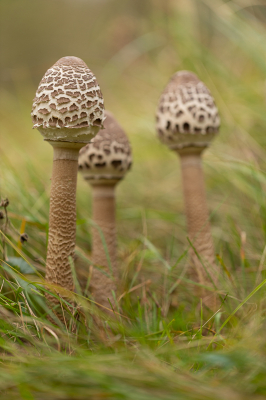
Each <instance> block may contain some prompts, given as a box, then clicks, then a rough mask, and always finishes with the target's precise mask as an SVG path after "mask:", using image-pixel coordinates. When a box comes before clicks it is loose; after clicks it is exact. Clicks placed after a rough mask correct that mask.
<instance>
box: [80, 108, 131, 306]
mask: <svg viewBox="0 0 266 400" xmlns="http://www.w3.org/2000/svg"><path fill="white" fill-rule="evenodd" d="M105 116H106V120H105V123H104V127H105V129H103V130H100V132H99V133H98V135H97V136H96V137H95V138H94V139H93V140H92V141H91V142H90V143H89V144H87V145H86V146H85V147H83V148H82V149H81V150H80V152H79V171H80V172H81V174H82V175H83V178H84V179H85V180H86V181H87V182H88V183H89V184H90V186H91V188H92V219H93V222H94V224H95V225H94V226H93V232H92V261H93V264H94V265H96V266H98V267H99V268H102V269H103V272H102V271H101V270H100V269H99V268H94V269H93V274H92V278H91V282H90V284H91V287H92V294H93V296H94V298H95V300H96V302H97V303H100V304H101V305H103V306H105V307H109V308H110V304H109V301H108V298H109V300H110V301H111V302H112V298H113V296H112V290H115V289H116V281H117V276H118V271H117V260H116V226H115V187H116V185H117V183H118V182H120V181H121V180H122V179H123V178H124V176H125V174H126V173H127V172H128V170H129V169H130V167H131V163H132V157H131V148H130V143H129V141H128V138H127V136H126V134H125V132H124V130H123V129H122V128H121V126H120V125H119V124H118V122H117V121H116V119H115V118H114V116H113V115H112V114H111V113H110V112H107V111H106V112H105ZM103 238H104V241H103ZM104 242H105V243H106V247H107V249H106V248H105V243H104ZM106 250H108V252H106ZM107 255H109V260H108V257H107Z"/></svg>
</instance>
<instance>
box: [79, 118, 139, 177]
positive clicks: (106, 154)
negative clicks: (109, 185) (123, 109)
mask: <svg viewBox="0 0 266 400" xmlns="http://www.w3.org/2000/svg"><path fill="white" fill-rule="evenodd" d="M105 116H106V120H105V122H104V128H105V129H102V130H100V131H99V133H98V134H97V135H96V136H95V138H93V139H92V141H91V142H90V143H89V144H87V145H86V146H85V147H83V148H82V149H81V150H80V152H79V171H80V172H81V173H82V174H83V177H84V178H85V179H86V180H89V181H93V180H95V181H97V180H99V179H101V180H102V179H106V180H108V179H112V180H120V179H122V178H123V177H124V175H125V174H126V173H127V171H128V170H129V169H130V167H131V164H132V155H131V147H130V143H129V140H128V138H127V136H126V134H125V132H124V130H123V129H122V128H121V126H120V125H119V124H118V122H117V121H116V119H115V118H114V116H113V115H112V114H111V113H110V112H105Z"/></svg>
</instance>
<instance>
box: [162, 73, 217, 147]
mask: <svg viewBox="0 0 266 400" xmlns="http://www.w3.org/2000/svg"><path fill="white" fill-rule="evenodd" d="M219 127H220V117H219V113H218V109H217V107H216V105H215V102H214V99H213V97H212V95H211V93H210V91H209V89H208V88H207V87H206V86H205V85H204V83H203V82H201V81H200V80H199V79H198V77H197V76H196V75H195V74H193V73H192V72H189V71H180V72H177V73H176V74H174V75H173V76H172V78H171V80H170V82H169V83H168V85H167V86H166V88H165V89H164V91H163V93H162V95H161V97H160V100H159V105H158V109H157V113H156V129H157V132H158V135H159V138H160V140H161V141H162V142H163V143H164V144H166V145H167V146H168V147H170V148H171V149H173V150H181V149H183V148H186V147H201V148H205V147H207V146H209V144H210V142H211V140H212V139H213V138H214V136H216V135H217V133H218V132H219Z"/></svg>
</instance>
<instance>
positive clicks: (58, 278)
mask: <svg viewBox="0 0 266 400" xmlns="http://www.w3.org/2000/svg"><path fill="white" fill-rule="evenodd" d="M49 143H50V144H51V145H52V146H53V149H54V157H53V171H52V185H51V197H50V213H49V237H48V249H47V258H46V280H47V281H48V282H49V283H52V284H56V285H58V286H61V287H62V288H64V289H67V290H70V291H73V290H74V283H73V278H72V272H71V265H70V261H69V258H72V259H73V258H74V251H75V241H76V187H77V171H78V156H79V150H80V148H81V147H83V146H84V143H71V142H56V141H49ZM47 299H48V300H49V301H50V302H51V303H52V304H55V305H57V301H56V299H55V298H54V297H53V296H51V295H49V294H48V295H47ZM59 314H60V313H59Z"/></svg>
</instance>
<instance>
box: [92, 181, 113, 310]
mask: <svg viewBox="0 0 266 400" xmlns="http://www.w3.org/2000/svg"><path fill="white" fill-rule="evenodd" d="M92 202H93V203H92V219H93V222H94V224H95V225H94V226H93V228H92V261H93V264H94V268H93V274H92V278H91V288H92V294H93V297H94V299H95V301H96V302H97V303H100V304H102V305H103V306H105V307H108V308H110V304H109V301H108V298H109V299H110V301H111V303H113V295H112V290H115V289H116V278H117V263H116V226H115V184H111V185H93V186H92ZM103 239H104V240H103ZM107 252H108V254H107ZM108 258H109V261H108ZM97 267H98V268H97Z"/></svg>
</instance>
